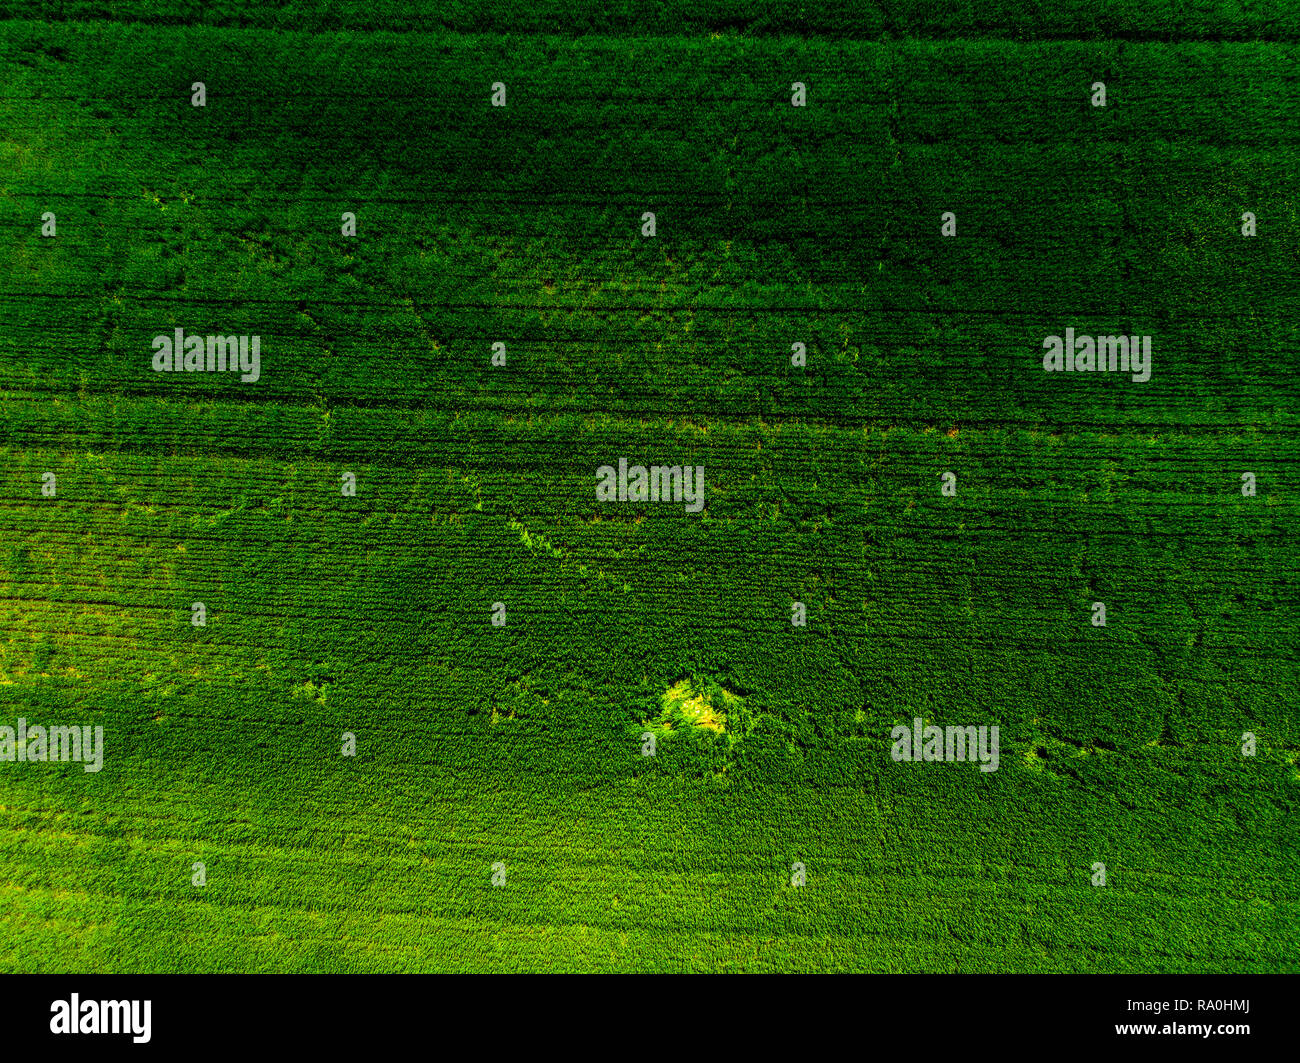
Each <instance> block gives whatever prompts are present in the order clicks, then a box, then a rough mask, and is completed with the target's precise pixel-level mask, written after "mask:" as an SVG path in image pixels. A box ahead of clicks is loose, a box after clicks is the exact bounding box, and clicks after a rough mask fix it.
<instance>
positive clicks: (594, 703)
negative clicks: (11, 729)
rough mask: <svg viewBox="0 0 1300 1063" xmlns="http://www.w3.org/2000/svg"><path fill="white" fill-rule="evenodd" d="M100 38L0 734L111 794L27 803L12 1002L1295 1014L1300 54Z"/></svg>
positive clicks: (767, 30) (38, 276)
mask: <svg viewBox="0 0 1300 1063" xmlns="http://www.w3.org/2000/svg"><path fill="white" fill-rule="evenodd" d="M52 6H53V5H49V4H45V3H37V2H35V0H19V2H16V3H11V4H9V5H8V8H7V10H9V11H11V12H14V13H15V14H16V15H17V16H18V17H16V18H11V19H9V20H6V21H0V236H2V237H3V239H4V242H5V246H6V248H7V253H6V254H5V255H4V256H3V257H0V389H2V390H0V522H2V524H0V527H2V528H3V535H0V725H12V724H13V723H14V721H15V720H16V719H17V718H18V717H20V716H22V717H25V718H27V719H29V720H30V721H33V722H35V723H41V724H47V723H48V724H65V723H66V724H96V725H102V726H103V727H104V732H105V743H106V752H105V757H104V767H103V770H102V771H100V772H98V773H88V772H85V771H83V770H82V767H81V766H80V765H78V764H63V763H60V764H23V763H3V762H0V970H2V971H299V970H309V971H416V970H436V971H537V970H594V971H784V970H797V971H954V970H960V971H1277V970H1290V971H1295V970H1300V931H1298V930H1297V927H1300V845H1298V844H1297V843H1298V842H1300V828H1298V827H1297V824H1298V823H1300V818H1298V817H1297V811H1298V807H1297V806H1298V804H1300V801H1298V797H1300V790H1298V789H1297V788H1298V787H1300V767H1298V765H1297V757H1298V756H1300V726H1298V721H1297V713H1296V704H1297V702H1296V691H1297V686H1298V680H1300V667H1298V661H1300V658H1298V655H1297V646H1300V611H1298V609H1297V606H1300V555H1298V552H1297V527H1298V524H1297V520H1298V518H1300V504H1298V503H1297V497H1298V496H1297V478H1296V472H1297V469H1298V468H1300V410H1298V408H1297V398H1298V397H1300V393H1298V392H1297V387H1296V369H1295V365H1296V362H1295V357H1296V356H1295V352H1296V350H1297V341H1298V340H1300V335H1298V327H1297V325H1298V323H1300V289H1298V288H1297V285H1296V283H1295V279H1294V278H1295V275H1296V267H1297V246H1298V244H1297V239H1298V235H1297V234H1300V217H1298V216H1297V214H1298V211H1300V149H1298V147H1297V141H1296V137H1295V113H1296V99H1295V92H1296V89H1295V86H1296V81H1295V71H1296V69H1297V59H1298V58H1300V46H1298V45H1297V43H1296V41H1297V31H1298V27H1297V15H1296V13H1295V12H1294V11H1292V12H1289V13H1286V14H1284V15H1281V16H1279V17H1277V18H1270V17H1267V16H1265V15H1259V16H1256V15H1254V14H1250V13H1249V12H1251V11H1253V10H1254V9H1253V8H1241V7H1239V6H1237V5H1232V6H1230V7H1229V6H1228V5H1215V4H1207V5H1198V13H1196V14H1194V15H1187V16H1186V18H1184V19H1181V20H1173V19H1171V17H1170V16H1169V15H1168V14H1167V10H1168V9H1169V7H1170V5H1160V4H1157V5H1154V6H1151V5H1142V7H1141V9H1140V10H1139V5H1136V4H1133V3H1114V2H1111V3H1103V4H1095V3H1074V2H1071V3H1068V4H1062V5H1059V6H1060V8H1061V12H1060V18H1059V19H1057V20H1055V21H1053V20H1047V19H1045V17H1044V16H1043V15H1041V14H1040V13H1038V12H1039V9H1038V6H1037V5H1028V4H1023V5H1022V4H1019V3H1012V2H1010V0H1003V2H1000V3H991V4H982V5H979V6H978V9H977V11H978V12H982V14H976V15H963V16H948V15H941V14H933V13H930V12H929V8H930V7H932V6H934V5H921V4H916V3H905V4H901V5H888V6H889V7H890V9H891V10H890V11H889V12H886V11H884V7H883V5H882V6H880V7H877V6H874V5H869V4H863V5H850V4H847V3H837V4H831V5H820V6H819V12H820V13H818V14H816V15H810V16H809V18H811V19H813V20H814V21H812V22H811V23H802V22H800V21H799V20H798V18H797V17H796V15H795V14H794V13H793V12H794V9H790V12H787V13H784V14H771V15H767V16H763V17H762V18H757V17H755V18H750V17H749V16H748V15H746V14H745V12H744V11H741V10H739V9H740V8H741V5H738V4H731V3H727V4H723V3H721V2H717V0H715V2H711V3H704V4H691V5H666V6H665V5H639V6H638V5H632V6H628V5H615V6H614V7H613V8H612V9H611V10H610V11H609V12H606V9H605V8H604V7H602V8H601V9H600V12H599V13H591V14H589V15H581V16H574V19H573V21H572V24H571V25H570V26H569V28H567V29H564V30H563V31H562V30H561V28H560V20H561V18H562V17H563V16H562V14H561V13H560V12H561V7H562V6H563V5H558V4H556V3H543V4H541V5H540V6H539V5H517V4H515V3H514V2H513V0H511V2H510V3H509V4H503V3H500V2H487V3H480V2H476V3H474V4H472V5H471V4H451V5H447V6H446V7H445V10H444V11H443V12H442V13H441V14H440V15H438V16H436V18H434V17H430V18H429V19H427V20H426V19H425V18H424V17H423V16H422V15H421V11H422V9H424V8H427V7H428V6H429V5H427V4H416V3H414V0H379V2H376V3H373V4H367V5H363V6H362V7H359V8H358V9H357V13H353V14H352V15H349V16H346V17H347V18H348V19H349V20H350V21H348V22H346V23H331V22H328V21H327V19H329V18H334V15H333V14H332V13H331V14H329V15H328V16H326V15H323V14H321V12H324V11H326V10H327V8H328V6H329V5H320V4H311V5H306V4H289V3H267V4H260V5H257V6H255V7H254V6H250V7H249V9H248V10H247V11H245V10H243V7H244V5H242V4H235V3H233V2H229V0H227V2H222V3H216V4H209V5H203V8H204V13H203V14H202V15H200V16H196V17H199V18H201V19H202V21H203V22H204V23H207V24H206V25H185V24H184V23H185V21H186V19H187V18H188V17H189V9H190V6H191V5H188V4H179V3H175V2H167V3H158V2H153V3H145V2H143V0H141V2H125V0H124V2H122V3H119V4H114V5H107V4H102V3H92V2H88V0H75V2H71V0H70V2H68V3H64V4H62V5H59V8H60V10H59V12H51V10H50V8H51V7H52ZM110 6H111V17H112V18H114V19H117V20H118V21H110V12H109V7H110ZM652 8H653V10H652ZM308 9H310V10H308ZM1022 9H1023V11H1022ZM1153 12H1154V13H1153ZM1161 12H1166V13H1163V14H1161ZM516 16H517V19H518V24H517V25H515V26H514V27H513V29H512V25H511V21H510V20H511V19H514V18H516ZM340 17H342V16H340ZM48 18H57V19H58V21H53V22H50V21H41V20H42V19H48ZM133 19H134V20H137V21H130V20H133ZM384 26H387V27H389V28H390V29H392V30H394V31H400V32H385V31H382V27H384ZM304 30H309V31H312V32H303V31H304ZM638 30H639V32H638ZM908 30H911V31H912V32H910V33H909V32H907V31H908ZM1057 30H1059V36H1060V37H1061V38H1062V39H1053V38H1054V37H1055V36H1057V35H1058V34H1057ZM579 31H583V33H587V32H589V33H590V34H592V35H580V34H579ZM1098 33H1102V34H1109V35H1110V36H1108V37H1096V36H1095V35H1096V34H1098ZM1096 80H1103V81H1105V82H1106V83H1107V86H1108V96H1109V99H1108V105H1107V106H1106V107H1104V108H1094V107H1091V106H1090V105H1089V103H1088V92H1089V86H1090V85H1091V84H1092V83H1093V82H1094V81H1096ZM195 81H203V82H205V84H206V88H207V96H208V101H207V106H206V107H203V108H197V107H192V106H191V105H190V87H191V84H192V83H193V82H195ZM497 81H501V82H504V83H505V84H506V85H507V86H508V104H507V106H506V107H504V108H493V107H491V106H490V104H489V92H490V86H491V84H492V83H493V82H497ZM796 81H799V82H803V83H805V84H806V85H807V89H808V106H807V107H806V108H794V107H791V106H790V86H791V84H792V83H793V82H796ZM47 211H49V212H52V213H54V214H55V215H56V218H57V226H58V229H57V236H55V237H53V238H43V237H42V236H41V235H40V229H41V218H42V214H43V213H45V212H47ZM345 211H351V212H355V214H356V216H357V235H356V237H355V238H353V237H346V236H343V235H341V232H340V225H341V222H340V217H341V215H342V213H343V212H345ZM646 211H652V212H654V213H655V214H656V220H657V235H656V236H655V237H654V238H643V237H642V236H641V235H640V226H641V217H642V214H643V212H646ZM944 211H952V212H954V213H955V214H956V216H957V226H958V228H957V236H956V237H953V238H944V237H942V236H941V235H940V215H941V213H942V212H944ZM1245 211H1251V212H1253V213H1254V214H1255V215H1256V216H1257V218H1258V226H1259V230H1258V235H1257V236H1255V237H1253V238H1243V237H1242V236H1241V235H1240V234H1239V229H1240V225H1241V220H1240V219H1241V214H1242V213H1243V212H1245ZM177 327H182V328H184V329H185V330H186V331H187V332H191V333H205V334H206V333H219V334H257V335H260V336H261V339H262V345H261V379H260V380H259V381H258V382H257V383H256V384H242V383H240V382H239V380H238V377H237V376H232V375H229V374H211V373H190V374H186V373H166V374H164V373H156V372H154V371H153V370H152V368H151V356H152V350H151V347H150V343H151V340H152V338H153V337H154V336H155V335H159V334H167V335H170V334H171V332H172V330H173V329H175V328H177ZM1066 327H1074V328H1077V329H1079V330H1080V331H1081V332H1083V331H1087V332H1090V333H1093V334H1108V333H1112V332H1115V333H1118V332H1124V333H1143V334H1151V335H1153V336H1154V338H1155V342H1154V367H1153V373H1152V377H1151V380H1150V381H1148V382H1147V383H1145V384H1136V383H1132V382H1131V381H1129V380H1128V379H1127V378H1124V377H1121V376H1119V375H1118V374H1111V375H1106V376H1103V375H1101V374H1087V373H1085V374H1072V375H1068V376H1067V375H1065V374H1061V373H1045V372H1043V370H1042V367H1041V357H1042V347H1041V343H1042V340H1043V338H1044V337H1046V336H1048V335H1051V334H1062V333H1063V330H1064V329H1065V328H1066ZM496 342H502V343H504V344H505V346H506V351H507V364H506V365H505V366H493V365H492V364H491V362H490V357H491V351H492V345H493V343H496ZM796 342H802V343H804V344H806V347H807V365H806V367H798V366H794V365H792V364H791V360H790V352H791V345H792V344H793V343H796ZM620 457H626V458H627V459H628V460H629V462H632V463H637V462H641V463H644V464H647V465H649V464H652V463H665V464H671V465H686V464H690V465H697V466H703V467H704V468H705V480H706V507H705V510H704V512H702V513H700V514H696V515H691V514H688V513H685V512H684V511H683V507H682V506H681V505H657V504H636V503H609V504H602V503H598V502H597V501H596V496H595V490H594V488H595V470H596V469H597V467H598V466H601V465H604V464H616V463H617V461H618V459H619V458H620ZM947 471H952V472H955V473H956V474H957V476H958V488H959V489H958V494H957V496H956V497H944V496H942V495H941V494H940V491H939V484H940V476H941V474H942V473H944V472H947ZM1246 471H1250V472H1253V473H1255V475H1256V477H1257V480H1258V494H1257V495H1256V496H1254V497H1244V496H1243V495H1242V494H1241V490H1240V486H1241V480H1240V476H1241V473H1243V472H1246ZM45 472H53V473H54V474H55V476H56V477H57V485H58V487H57V496H56V497H54V498H48V497H44V496H43V495H42V493H41V486H42V474H43V473H45ZM344 472H352V473H354V474H355V476H356V481H357V490H356V495H355V497H346V496H344V495H343V494H342V493H341V490H340V480H341V476H342V474H343V473H344ZM498 601H499V602H503V603H505V606H506V610H507V622H506V624H505V626H504V627H497V626H494V625H493V623H492V620H491V617H492V606H493V603H495V602H498ZM1094 601H1101V602H1104V603H1105V604H1106V607H1107V611H1108V620H1107V626H1105V627H1093V626H1092V625H1091V623H1090V620H1089V617H1090V606H1091V603H1093V602H1094ZM194 602H203V603H205V605H206V608H207V610H208V620H207V626H206V627H195V626H193V625H192V624H191V622H190V617H191V605H192V603H194ZM795 602H802V603H804V604H805V606H806V609H807V621H808V623H807V627H804V628H800V627H795V626H793V625H792V624H791V615H792V604H793V603H795ZM916 716H920V717H922V718H923V719H925V720H926V721H928V722H934V723H937V724H939V725H944V724H980V723H988V724H997V725H998V726H999V727H1000V731H1001V742H1002V751H1001V766H1000V768H999V770H998V771H997V772H995V773H981V772H980V771H978V770H977V769H976V768H975V767H974V766H972V765H969V764H907V763H896V762H894V761H893V760H891V758H890V738H889V734H890V729H891V727H893V726H894V725H895V724H899V723H910V721H911V720H912V719H913V718H914V717H916ZM647 730H648V731H650V732H651V733H652V734H655V735H656V736H657V752H656V754H655V755H654V756H652V757H647V756H643V755H642V738H641V736H642V734H643V733H644V732H645V731H647ZM1247 731H1250V732H1253V733H1255V734H1256V735H1257V736H1258V743H1259V745H1258V752H1257V755H1256V756H1254V757H1253V758H1252V757H1243V756H1242V754H1241V746H1242V735H1243V733H1244V732H1247ZM344 732H351V733H353V734H355V736H356V740H357V745H356V755H355V757H345V756H342V755H340V749H341V746H342V735H343V734H344ZM796 861H798V862H802V863H804V864H805V865H806V868H807V884H806V886H804V887H802V888H798V889H796V888H794V887H792V886H791V884H790V883H791V867H792V864H793V863H794V862H796ZM1097 861H1100V862H1104V863H1105V865H1106V867H1107V875H1108V879H1107V885H1106V886H1105V887H1104V888H1098V887H1094V886H1092V885H1091V884H1090V876H1091V870H1090V868H1091V866H1092V865H1093V863H1094V862H1097ZM195 862H202V863H204V864H205V865H206V869H207V884H206V886H204V887H202V888H198V887H195V886H193V885H191V875H192V871H191V868H192V865H193V864H194V863H195ZM496 862H503V863H504V864H505V865H506V868H507V884H506V885H505V886H504V887H502V888H494V887H493V886H492V884H491V865H492V864H493V863H496Z"/></svg>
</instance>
